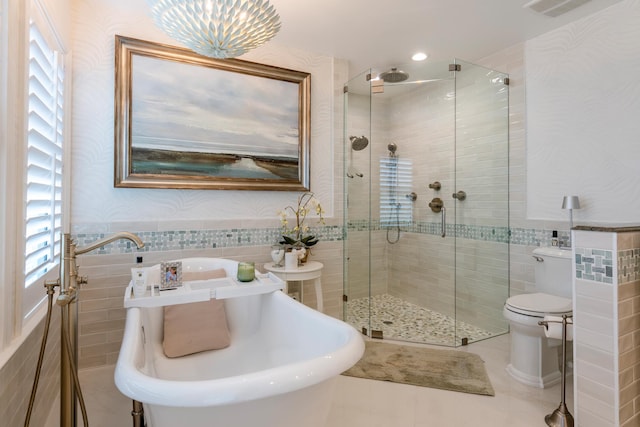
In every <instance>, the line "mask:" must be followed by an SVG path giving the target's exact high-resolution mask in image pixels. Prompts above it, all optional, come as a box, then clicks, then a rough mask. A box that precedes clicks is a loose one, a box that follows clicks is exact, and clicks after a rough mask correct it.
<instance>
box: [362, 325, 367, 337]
mask: <svg viewBox="0 0 640 427" xmlns="http://www.w3.org/2000/svg"><path fill="white" fill-rule="evenodd" d="M362 335H367V328H365V327H364V326H363V327H362Z"/></svg>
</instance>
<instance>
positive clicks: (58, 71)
mask: <svg viewBox="0 0 640 427" xmlns="http://www.w3.org/2000/svg"><path fill="white" fill-rule="evenodd" d="M28 90H29V98H28V135H27V168H26V209H25V254H24V255H25V271H24V273H25V288H28V287H29V286H30V285H32V284H33V283H34V282H35V281H36V280H38V279H39V278H40V277H42V276H43V275H44V274H45V273H46V272H47V271H49V270H51V269H52V268H53V267H54V266H56V265H57V264H59V262H60V260H59V255H60V253H59V252H60V239H61V231H62V156H63V151H62V144H63V111H64V105H63V100H64V96H63V95H64V93H63V92H64V67H63V56H62V54H61V53H59V52H57V51H56V50H55V49H54V48H52V47H51V45H50V43H48V42H47V39H46V37H45V36H44V35H43V33H42V32H41V30H40V28H39V27H38V25H37V23H36V22H35V21H33V20H32V21H31V22H30V31H29V83H28ZM25 290H26V289H25ZM40 293H41V294H42V290H40ZM30 299H31V298H28V297H27V295H25V297H24V301H23V307H24V308H25V309H29V307H28V306H29V305H31V306H32V307H33V306H34V304H33V302H30V301H29V300H30ZM36 303H37V302H36Z"/></svg>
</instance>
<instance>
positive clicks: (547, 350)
mask: <svg viewBox="0 0 640 427" xmlns="http://www.w3.org/2000/svg"><path fill="white" fill-rule="evenodd" d="M571 254H572V253H571V251H570V250H564V249H559V248H555V247H542V248H537V249H535V250H534V251H533V257H534V258H535V260H536V262H535V290H536V292H534V293H530V294H522V295H516V296H513V297H510V298H509V299H508V300H507V302H506V303H505V305H504V310H503V313H504V317H505V318H506V319H507V320H508V321H509V325H510V329H511V360H510V363H509V365H508V366H507V372H509V374H510V375H511V376H512V377H513V378H514V379H516V380H517V381H519V382H521V383H523V384H526V385H529V386H533V387H539V388H545V387H549V386H552V385H554V384H556V383H558V382H560V379H561V371H560V369H561V368H560V365H559V363H558V346H559V345H561V341H560V340H556V339H548V338H547V337H545V334H544V327H542V326H540V325H538V322H539V321H541V320H543V319H544V316H546V315H551V316H562V315H563V314H567V315H571V314H572V310H573V306H572V304H573V302H572V301H573V299H572V292H573V291H572V280H571V259H572V255H571Z"/></svg>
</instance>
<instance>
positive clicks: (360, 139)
mask: <svg viewBox="0 0 640 427" xmlns="http://www.w3.org/2000/svg"><path fill="white" fill-rule="evenodd" d="M349 141H351V149H352V150H354V151H361V150H364V149H365V148H367V145H369V140H368V139H367V137H366V136H364V135H362V136H350V137H349Z"/></svg>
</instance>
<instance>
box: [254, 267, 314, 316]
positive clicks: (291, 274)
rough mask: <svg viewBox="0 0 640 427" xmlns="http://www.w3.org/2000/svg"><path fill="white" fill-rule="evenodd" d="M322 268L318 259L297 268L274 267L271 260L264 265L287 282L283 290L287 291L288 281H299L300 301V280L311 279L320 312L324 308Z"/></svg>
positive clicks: (301, 295) (301, 284) (301, 294)
mask: <svg viewBox="0 0 640 427" xmlns="http://www.w3.org/2000/svg"><path fill="white" fill-rule="evenodd" d="M323 268H324V265H323V264H322V263H321V262H318V261H307V262H306V263H304V264H302V265H301V266H299V267H298V268H285V267H284V265H283V266H282V267H274V266H273V263H272V262H270V263H267V264H265V265H264V269H265V270H267V271H270V272H272V273H273V274H275V275H276V276H278V277H279V278H281V279H282V280H284V281H285V282H286V283H287V289H285V292H288V289H289V282H300V302H301V303H304V286H303V283H302V282H303V281H305V280H313V285H314V287H315V289H316V302H317V308H318V311H319V312H321V313H322V312H323V309H324V304H323V298H322V283H321V281H320V276H322V269H323Z"/></svg>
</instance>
